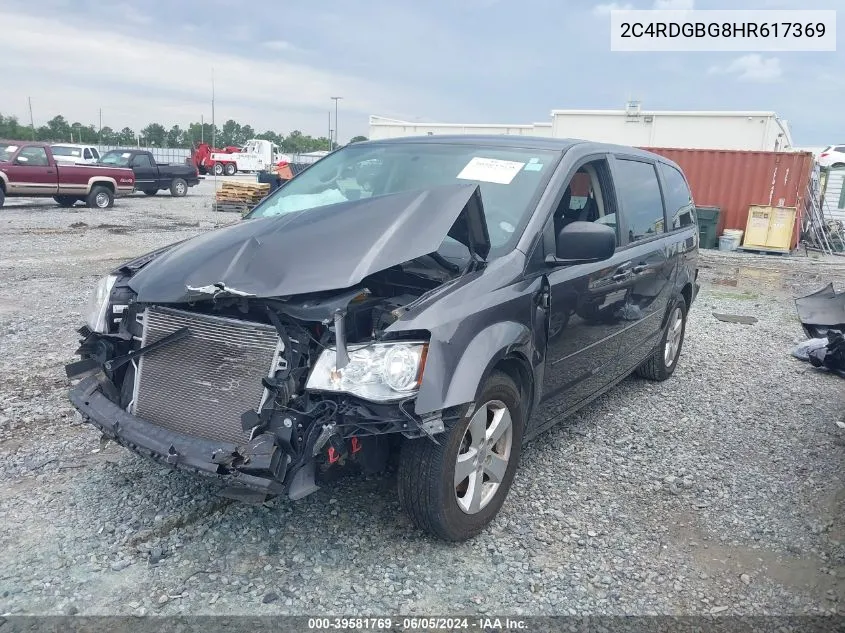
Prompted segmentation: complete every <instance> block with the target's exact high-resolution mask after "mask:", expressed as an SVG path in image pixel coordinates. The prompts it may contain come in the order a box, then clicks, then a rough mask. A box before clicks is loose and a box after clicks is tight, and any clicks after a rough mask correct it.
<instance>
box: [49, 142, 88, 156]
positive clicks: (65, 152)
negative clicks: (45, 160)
mask: <svg viewBox="0 0 845 633" xmlns="http://www.w3.org/2000/svg"><path fill="white" fill-rule="evenodd" d="M52 150H53V155H54V156H75V157H77V158H78V157H80V156H82V150H81V149H79V148H78V147H62V146H61V145H53V147H52Z"/></svg>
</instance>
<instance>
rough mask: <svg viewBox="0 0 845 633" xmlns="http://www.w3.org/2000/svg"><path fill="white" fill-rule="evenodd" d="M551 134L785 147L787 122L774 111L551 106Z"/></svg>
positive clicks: (650, 143) (678, 144) (680, 144)
mask: <svg viewBox="0 0 845 633" xmlns="http://www.w3.org/2000/svg"><path fill="white" fill-rule="evenodd" d="M552 131H553V135H554V136H555V137H556V138H581V139H586V140H590V141H597V142H600V143H616V144H619V145H633V146H634V147H671V148H684V149H728V150H756V151H769V152H772V151H775V152H777V151H786V150H790V149H792V137H791V134H790V132H789V126H788V125H787V122H786V121H784V120H782V119H780V118H779V117H778V116H777V114H775V113H774V112H760V111H741V112H731V111H724V112H722V111H695V110H693V111H681V110H678V111H671V110H670V111H660V110H641V109H640V108H639V106H638V105H636V104H633V105H629V107H628V108H627V109H625V110H553V111H552Z"/></svg>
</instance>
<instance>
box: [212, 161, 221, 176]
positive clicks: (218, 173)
mask: <svg viewBox="0 0 845 633" xmlns="http://www.w3.org/2000/svg"><path fill="white" fill-rule="evenodd" d="M214 175H215V176H222V175H223V165H221V164H220V163H214Z"/></svg>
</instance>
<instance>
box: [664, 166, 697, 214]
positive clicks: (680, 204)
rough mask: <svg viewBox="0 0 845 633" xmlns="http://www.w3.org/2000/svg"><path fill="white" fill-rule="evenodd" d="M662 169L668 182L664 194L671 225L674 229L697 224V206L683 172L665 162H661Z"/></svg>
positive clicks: (665, 181)
mask: <svg viewBox="0 0 845 633" xmlns="http://www.w3.org/2000/svg"><path fill="white" fill-rule="evenodd" d="M660 171H661V173H662V174H663V181H664V183H665V184H666V189H665V191H664V196H665V199H666V211H668V215H669V226H670V227H671V228H672V229H673V230H674V229H682V228H684V227H685V226H691V225H693V224H695V206H694V204H693V200H692V194H691V193H690V190H689V187H687V182H686V180H685V179H684V176H683V174H681V172H680V171H678V170H677V169H675V168H674V167H671V166H670V165H664V164H663V163H660Z"/></svg>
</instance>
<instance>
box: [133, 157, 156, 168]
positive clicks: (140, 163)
mask: <svg viewBox="0 0 845 633" xmlns="http://www.w3.org/2000/svg"><path fill="white" fill-rule="evenodd" d="M132 165H133V166H134V167H152V166H153V162H152V161H151V160H150V157H149V156H147V155H146V154H138V155H137V156H136V157H135V159H134V160H133V161H132Z"/></svg>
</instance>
